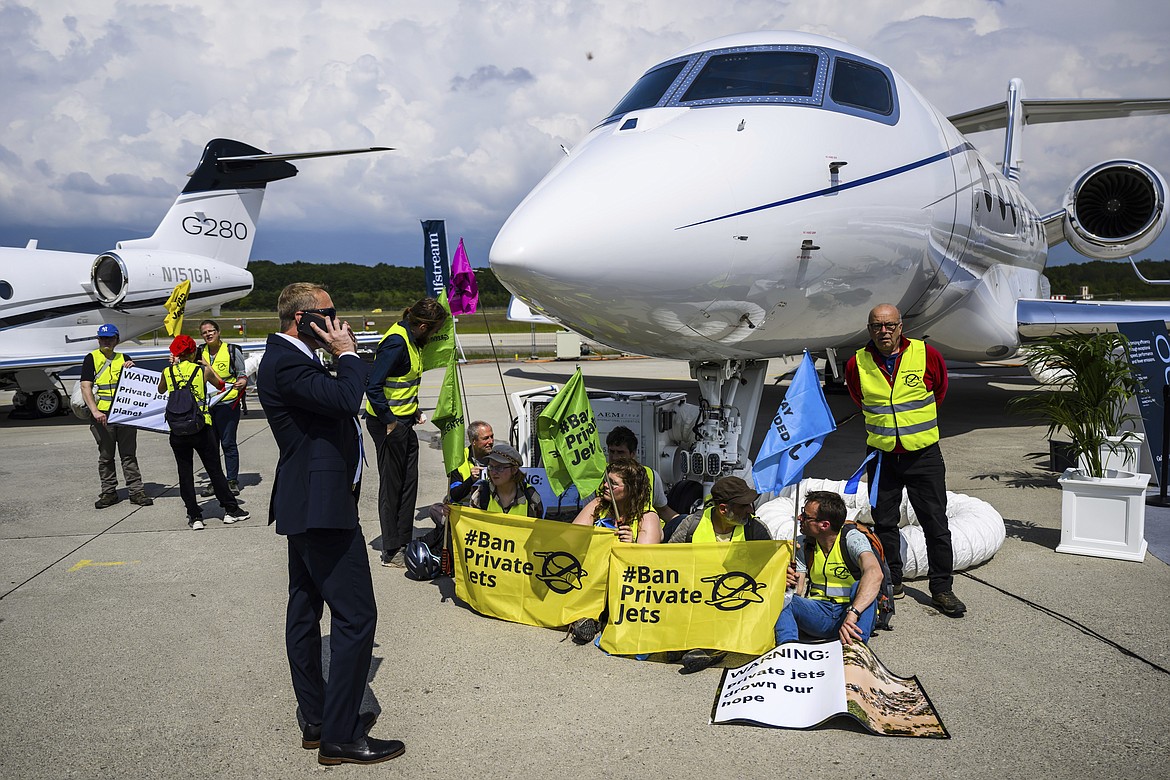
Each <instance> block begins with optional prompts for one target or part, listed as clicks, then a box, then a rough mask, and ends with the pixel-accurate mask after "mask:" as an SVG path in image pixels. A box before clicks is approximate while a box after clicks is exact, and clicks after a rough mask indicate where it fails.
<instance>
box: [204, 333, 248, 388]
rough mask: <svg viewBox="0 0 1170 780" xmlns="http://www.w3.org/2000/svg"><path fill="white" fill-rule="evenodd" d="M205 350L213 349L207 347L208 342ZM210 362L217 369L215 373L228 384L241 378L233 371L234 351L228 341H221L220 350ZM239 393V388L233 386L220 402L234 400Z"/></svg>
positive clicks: (206, 351) (207, 351)
mask: <svg viewBox="0 0 1170 780" xmlns="http://www.w3.org/2000/svg"><path fill="white" fill-rule="evenodd" d="M203 352H204V354H207V353H209V352H211V350H210V349H208V348H207V345H206V344H204V345H203ZM209 362H210V363H211V367H212V368H214V369H215V373H217V374H219V377H220V379H222V380H223V381H224V382H226V383H227V384H229V385H230V384H232V383H233V382H235V381H236V380H237V379H239V377H238V376H236V375H235V374H233V373H232V351H231V349H230V348H229V347H228V343H227V342H226V341H221V342H220V344H219V351H218V352H216V353H215V357H214V358H213V359H212V360H210V361H209ZM239 394H240V391H239V390H238V389H236V388H232V389H231V390H230V391H229V392H228V394H227V395H225V396H224V397H223V399H222V400H221V401H220V403H221V404H222V403H227V402H228V401H234V400H236V397H237V396H239Z"/></svg>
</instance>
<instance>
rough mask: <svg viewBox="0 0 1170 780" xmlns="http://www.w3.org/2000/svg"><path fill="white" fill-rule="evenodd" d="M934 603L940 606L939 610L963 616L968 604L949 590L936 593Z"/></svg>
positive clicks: (947, 613)
mask: <svg viewBox="0 0 1170 780" xmlns="http://www.w3.org/2000/svg"><path fill="white" fill-rule="evenodd" d="M934 605H935V606H936V607H938V610H939V612H942V613H943V614H944V615H950V616H951V617H962V616H963V613H965V612H966V611H967V605H966V604H964V603H963V602H961V601H959V597H958V596H956V595H955V594H954V592H952V591H949V590H944V591H943V592H942V593H935V594H934Z"/></svg>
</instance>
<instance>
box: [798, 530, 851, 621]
mask: <svg viewBox="0 0 1170 780" xmlns="http://www.w3.org/2000/svg"><path fill="white" fill-rule="evenodd" d="M842 536H844V534H837V538H836V539H835V540H834V541H833V549H831V550H829V554H828V555H825V554H824V552H823V551H822V550H821V549H820V544H818V543H817V540H816V539H811V538H808V537H806V538H805V542H806V543H811V544H813V545H814V546H815V548H816V552H815V553H813V565H812V566H811V567H809V571H808V595H809V598H814V599H820V600H821V601H832V602H834V603H835V604H845V603H848V602H849V601H850V593H851V591H852V590H853V583H855V582H857V580H855V579H854V578H853V575H852V574H851V573H850V572H849V566H848V565H847V564H846V563H845V550H844V548H843V547H842V545H841V537H842ZM818 559H820V560H819V561H818ZM818 564H819V565H818Z"/></svg>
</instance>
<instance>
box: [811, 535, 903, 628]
mask: <svg viewBox="0 0 1170 780" xmlns="http://www.w3.org/2000/svg"><path fill="white" fill-rule="evenodd" d="M851 530H857V531H860V532H861V534H862V535H863V536H864V537H865V538H866V539H868V540H869V546H870V547H871V548H873V554H874V556H876V557H877V559H878V565H880V566H881V567H882V586H881V588H880V589H879V590H878V595H877V611H876V613H875V615H874V618H873V630H874V631H877V630H879V629H880V630H882V631H893V630H894V629H893V627H892V626H891V625H890V620H891V619H892V618H893V617H894V579H893V577H892V576H891V574H890V567H889V565H888V564H887V563H886V553H885V550H884V549H883V548H882V543H881V540H879V539H878V538H877V534H875V533H874V532H873V529H872V528H870V527H869V526H868V525H862V524H860V523H845V524H844V525H843V526H841V532H840V534H839V536H840V537H841V539H842V540H844V539H845V535H846V534H847V533H849V532H850V531H851ZM816 550H817V544H816V542H815V541H814V542H813V543H812V544H806V545H805V546H804V566H805V569H807V570H808V571H812V565H813V558H814V557H815V556H816ZM842 552H843V553H844V554H843V555H842V556H841V557H842V558H844V559H845V565H846V566H847V567H848V568H849V574H850V575H851V576H852V577H853V579H855V580H860V579H861V566H860V565H858V564H857V563H855V562H854V561H853V559H852V558H850V557H849V554H848V552H845V551H842Z"/></svg>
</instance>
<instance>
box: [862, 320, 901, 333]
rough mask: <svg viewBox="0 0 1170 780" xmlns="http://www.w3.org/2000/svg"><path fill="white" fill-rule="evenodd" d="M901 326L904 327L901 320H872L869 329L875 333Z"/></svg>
mask: <svg viewBox="0 0 1170 780" xmlns="http://www.w3.org/2000/svg"><path fill="white" fill-rule="evenodd" d="M900 327H902V323H901V322H871V323H869V329H870V330H872V331H873V332H874V333H881V332H882V331H884V330H889V331H895V330H897V329H898V328H900Z"/></svg>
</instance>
